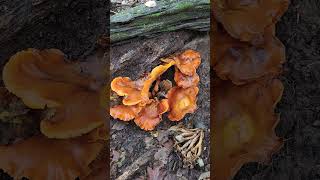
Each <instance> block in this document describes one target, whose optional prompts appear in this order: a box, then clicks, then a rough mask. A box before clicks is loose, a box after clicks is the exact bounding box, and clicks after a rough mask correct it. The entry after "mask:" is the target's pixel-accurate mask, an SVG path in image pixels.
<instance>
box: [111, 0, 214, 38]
mask: <svg viewBox="0 0 320 180" xmlns="http://www.w3.org/2000/svg"><path fill="white" fill-rule="evenodd" d="M110 21H111V24H110V35H111V37H110V38H111V42H118V41H122V40H127V39H130V38H134V37H148V36H152V35H154V34H157V33H161V32H168V31H175V30H179V29H189V30H196V31H208V30H209V29H210V1H209V0H174V1H172V0H171V1H168V0H161V1H157V6H156V7H153V8H150V7H147V6H145V5H144V4H141V5H138V6H136V7H133V8H129V9H126V10H123V11H120V12H119V13H116V14H115V15H113V16H111V18H110Z"/></svg>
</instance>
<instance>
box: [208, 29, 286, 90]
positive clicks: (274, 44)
mask: <svg viewBox="0 0 320 180" xmlns="http://www.w3.org/2000/svg"><path fill="white" fill-rule="evenodd" d="M214 34H215V35H214V37H215V38H214V39H213V46H214V48H213V54H214V57H213V58H212V66H213V69H214V70H215V72H216V73H217V75H218V76H219V78H221V79H223V80H229V79H230V80H232V82H233V83H235V84H244V83H247V82H251V81H254V80H257V79H260V78H262V77H264V76H275V75H278V74H279V73H280V72H281V69H282V64H283V63H284V62H285V48H284V45H283V44H282V43H281V42H280V41H279V40H278V39H277V38H276V37H275V36H274V27H271V28H268V31H267V32H266V34H265V39H264V43H263V44H261V45H256V46H253V45H251V44H249V43H246V42H240V41H238V40H236V39H234V38H232V37H231V36H230V35H228V34H227V32H225V31H224V30H223V28H222V27H219V28H217V29H216V31H214Z"/></svg>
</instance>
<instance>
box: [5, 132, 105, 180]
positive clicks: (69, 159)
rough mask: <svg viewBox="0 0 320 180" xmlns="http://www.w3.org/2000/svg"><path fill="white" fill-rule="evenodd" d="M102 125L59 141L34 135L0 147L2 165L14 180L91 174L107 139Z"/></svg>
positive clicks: (36, 179)
mask: <svg viewBox="0 0 320 180" xmlns="http://www.w3.org/2000/svg"><path fill="white" fill-rule="evenodd" d="M99 131H101V128H98V129H96V130H94V131H92V132H91V133H89V134H87V135H84V136H81V137H77V138H74V139H66V140H56V139H48V138H46V137H44V136H41V135H40V136H34V137H31V138H29V139H26V140H23V141H19V142H16V143H14V144H12V145H7V146H0V159H1V161H0V168H1V169H3V170H4V171H5V172H7V173H8V174H9V175H11V176H12V177H14V179H21V178H22V177H26V178H28V179H32V180H43V179H76V178H77V177H80V176H87V175H88V174H89V173H90V168H89V167H88V166H89V164H90V163H91V162H92V161H93V160H94V159H95V158H96V157H97V155H98V154H99V152H100V151H101V149H102V148H103V146H104V144H105V141H104V138H103V137H100V136H98V134H100V132H99Z"/></svg>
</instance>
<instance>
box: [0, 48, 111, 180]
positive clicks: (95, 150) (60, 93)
mask: <svg viewBox="0 0 320 180" xmlns="http://www.w3.org/2000/svg"><path fill="white" fill-rule="evenodd" d="M2 77H3V81H4V84H5V88H6V89H7V90H8V91H9V92H10V93H11V94H13V95H14V96H16V97H18V98H20V99H21V101H22V102H23V103H24V104H25V105H26V106H27V107H28V108H29V109H30V110H40V111H41V112H42V114H43V116H41V119H40V121H39V122H40V124H39V127H40V132H39V133H36V134H34V135H33V136H31V137H28V138H26V139H22V140H18V141H14V142H12V143H10V144H8V145H1V146H0V159H1V161H0V169H3V170H4V171H5V172H6V173H8V174H9V175H10V176H12V177H13V178H14V179H21V178H23V177H25V178H28V179H32V180H44V179H70V180H71V179H76V178H78V177H79V178H81V179H90V178H89V177H91V176H92V175H91V172H93V171H94V169H93V168H91V167H90V165H91V163H92V162H93V161H95V159H96V158H97V157H98V156H99V155H100V153H101V151H102V149H103V148H104V147H105V146H106V141H107V128H106V117H107V114H106V113H105V110H104V107H103V106H102V104H101V99H100V97H103V96H102V95H101V94H103V93H105V92H103V88H102V85H99V83H97V82H96V80H95V79H94V78H92V77H91V76H89V75H85V74H84V73H82V70H81V68H80V66H78V65H77V64H76V63H68V60H67V59H66V58H65V57H64V54H63V53H62V52H61V51H60V50H57V49H46V50H37V49H27V50H24V51H21V52H18V53H16V54H15V55H14V56H12V57H11V58H10V60H9V61H8V62H7V63H6V65H5V66H4V69H3V76H2ZM35 121H36V120H35ZM101 171H106V169H105V168H101Z"/></svg>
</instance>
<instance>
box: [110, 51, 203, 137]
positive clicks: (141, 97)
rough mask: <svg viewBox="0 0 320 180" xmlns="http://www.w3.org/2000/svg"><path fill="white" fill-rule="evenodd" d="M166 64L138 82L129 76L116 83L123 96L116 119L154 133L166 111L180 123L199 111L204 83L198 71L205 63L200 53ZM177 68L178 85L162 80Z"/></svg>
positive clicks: (177, 57)
mask: <svg viewBox="0 0 320 180" xmlns="http://www.w3.org/2000/svg"><path fill="white" fill-rule="evenodd" d="M162 62H163V64H161V65H159V66H157V67H155V68H154V69H153V70H152V71H151V72H150V73H149V74H147V75H146V76H144V77H142V78H140V79H138V80H135V81H133V80H131V79H130V78H129V77H116V78H114V79H113V80H112V82H111V90H112V91H114V92H115V93H116V94H117V95H118V96H120V97H122V103H121V104H117V105H115V106H113V107H111V109H110V115H111V116H112V117H113V118H115V119H120V120H122V121H131V120H134V122H135V123H136V124H137V125H138V126H139V127H140V128H141V129H143V130H146V131H150V130H153V129H154V128H155V127H156V126H157V125H158V124H159V123H160V122H161V121H162V114H164V113H166V112H168V118H169V119H170V120H171V121H180V120H182V119H183V118H184V116H185V115H186V114H188V113H193V112H194V111H195V110H196V108H197V95H198V92H199V88H198V84H199V81H200V78H199V75H198V74H197V73H196V70H197V68H198V67H199V66H200V63H201V57H200V54H199V53H198V52H196V51H194V50H186V51H184V52H182V53H179V54H175V55H172V56H170V57H168V58H164V59H162ZM173 66H174V68H175V73H174V81H175V86H172V83H170V81H169V82H168V80H163V81H161V75H162V74H163V73H165V72H166V71H167V70H168V69H169V68H170V67H173ZM160 90H161V91H160ZM161 93H162V96H161V95H159V94H161Z"/></svg>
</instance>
